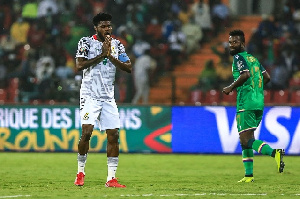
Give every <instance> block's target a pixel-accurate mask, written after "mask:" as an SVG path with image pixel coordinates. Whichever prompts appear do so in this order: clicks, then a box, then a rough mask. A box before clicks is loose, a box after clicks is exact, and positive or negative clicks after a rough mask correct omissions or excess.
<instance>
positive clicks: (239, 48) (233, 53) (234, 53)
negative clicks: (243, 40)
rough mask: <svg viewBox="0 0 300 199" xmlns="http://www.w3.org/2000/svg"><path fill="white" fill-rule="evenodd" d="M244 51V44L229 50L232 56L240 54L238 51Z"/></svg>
mask: <svg viewBox="0 0 300 199" xmlns="http://www.w3.org/2000/svg"><path fill="white" fill-rule="evenodd" d="M242 51H243V48H242V45H241V44H240V46H239V47H238V48H236V49H234V50H230V51H229V54H230V55H231V56H234V55H236V54H238V53H240V52H242Z"/></svg>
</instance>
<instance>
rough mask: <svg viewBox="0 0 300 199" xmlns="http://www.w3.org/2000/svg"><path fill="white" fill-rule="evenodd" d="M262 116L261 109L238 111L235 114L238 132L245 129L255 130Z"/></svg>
mask: <svg viewBox="0 0 300 199" xmlns="http://www.w3.org/2000/svg"><path fill="white" fill-rule="evenodd" d="M262 116H263V111H262V110H252V111H243V112H238V113H237V114H236V123H237V128H238V132H239V133H242V132H244V131H246V130H251V129H252V130H255V129H256V128H257V127H258V125H259V123H260V122H261V119H262Z"/></svg>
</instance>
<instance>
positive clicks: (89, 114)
mask: <svg viewBox="0 0 300 199" xmlns="http://www.w3.org/2000/svg"><path fill="white" fill-rule="evenodd" d="M80 109H81V111H80V117H81V124H82V132H81V137H80V140H79V143H78V155H77V164H78V170H77V176H76V179H75V182H74V184H75V185H77V186H83V185H84V177H85V165H86V161H87V154H88V151H89V143H90V139H91V136H92V132H93V129H94V123H95V121H96V120H97V117H98V115H99V114H100V110H101V106H98V105H97V102H96V101H94V100H91V99H84V98H81V100H80Z"/></svg>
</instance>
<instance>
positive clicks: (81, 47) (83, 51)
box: [76, 37, 90, 59]
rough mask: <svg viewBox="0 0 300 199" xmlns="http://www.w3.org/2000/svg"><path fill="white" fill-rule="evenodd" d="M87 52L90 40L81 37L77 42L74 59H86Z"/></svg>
mask: <svg viewBox="0 0 300 199" xmlns="http://www.w3.org/2000/svg"><path fill="white" fill-rule="evenodd" d="M89 51H90V39H89V38H88V37H82V38H81V39H80V40H79V42H78V48H77V52H76V58H77V57H84V58H86V59H88V54H89Z"/></svg>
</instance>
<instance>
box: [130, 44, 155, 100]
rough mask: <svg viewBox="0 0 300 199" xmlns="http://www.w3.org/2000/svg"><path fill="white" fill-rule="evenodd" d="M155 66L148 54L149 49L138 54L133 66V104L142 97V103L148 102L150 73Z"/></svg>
mask: <svg viewBox="0 0 300 199" xmlns="http://www.w3.org/2000/svg"><path fill="white" fill-rule="evenodd" d="M155 68H156V61H155V60H154V59H153V58H152V57H151V56H150V49H149V48H148V49H146V50H145V52H144V54H143V55H141V56H139V57H138V58H137V59H136V61H135V64H134V67H133V74H134V84H135V89H136V93H135V95H134V98H133V99H132V103H133V104H137V103H138V101H139V100H140V98H142V103H143V104H148V98H149V89H150V73H151V72H153V71H154V69H155Z"/></svg>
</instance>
